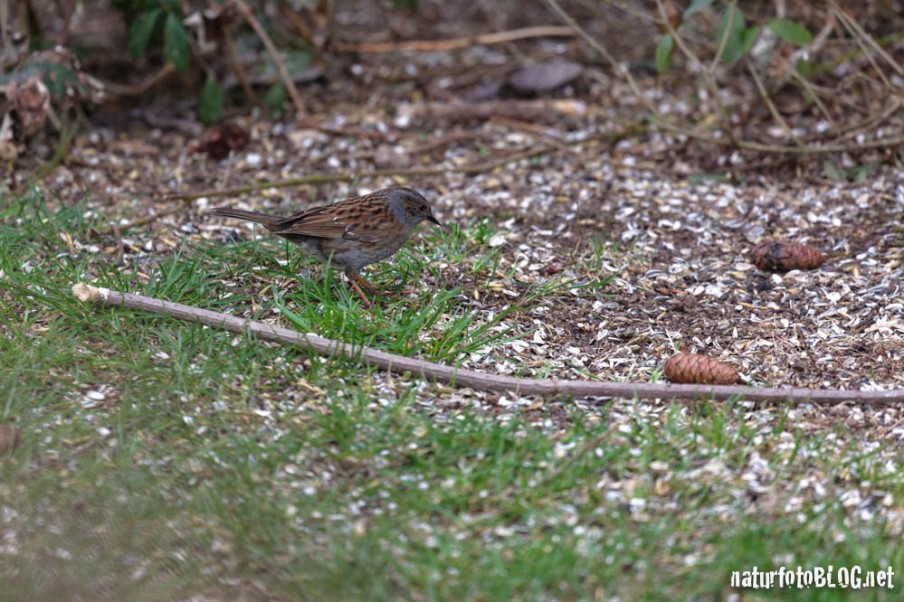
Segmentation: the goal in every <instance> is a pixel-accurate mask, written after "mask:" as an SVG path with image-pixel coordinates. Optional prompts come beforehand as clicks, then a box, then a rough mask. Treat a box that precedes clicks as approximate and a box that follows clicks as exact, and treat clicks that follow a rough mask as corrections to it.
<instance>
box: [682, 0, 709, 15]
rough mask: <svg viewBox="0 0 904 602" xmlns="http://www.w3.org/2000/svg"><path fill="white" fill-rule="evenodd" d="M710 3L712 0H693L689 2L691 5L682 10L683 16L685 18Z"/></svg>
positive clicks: (707, 6)
mask: <svg viewBox="0 0 904 602" xmlns="http://www.w3.org/2000/svg"><path fill="white" fill-rule="evenodd" d="M712 3H713V0H694V1H693V2H691V5H690V6H688V7H687V10H686V11H684V18H685V19H687V18H688V17H690V16H692V15H694V14H696V13H699V12H700V11H701V10H703V9H705V8H709V7H710V5H711V4H712Z"/></svg>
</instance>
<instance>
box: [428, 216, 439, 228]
mask: <svg viewBox="0 0 904 602" xmlns="http://www.w3.org/2000/svg"><path fill="white" fill-rule="evenodd" d="M426 219H427V221H430V222H433V223H434V224H436V225H437V226H439V227H440V228H442V227H443V225H442V224H441V223H439V220H438V219H436V218H435V217H433V216H432V215H428V216H427V218H426Z"/></svg>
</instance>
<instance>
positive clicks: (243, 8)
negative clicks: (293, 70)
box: [232, 0, 308, 117]
mask: <svg viewBox="0 0 904 602" xmlns="http://www.w3.org/2000/svg"><path fill="white" fill-rule="evenodd" d="M232 2H233V4H234V6H235V7H236V8H237V9H238V11H239V12H240V13H241V15H242V17H243V18H244V19H245V21H246V22H247V23H248V25H250V26H251V29H253V30H254V33H255V34H257V37H258V38H260V40H261V43H263V45H264V48H266V49H267V52H268V53H269V54H270V58H271V59H273V64H274V65H276V70H277V72H278V73H279V78H280V79H281V80H282V83H283V86H284V87H285V88H286V93H288V95H289V98H291V99H292V104H293V105H294V106H295V112H296V113H297V117H304V116H306V115H307V114H308V111H307V109H305V106H304V103H303V102H302V101H301V96H299V95H298V88H296V87H295V82H294V81H293V80H292V76H291V75H290V74H289V70H288V69H287V68H286V64H285V63H284V62H283V60H282V57H280V56H279V50H277V49H276V46H275V45H274V44H273V41H272V40H271V39H270V36H269V35H267V32H266V31H265V30H264V28H263V26H262V25H261V24H260V21H258V20H257V17H255V16H254V13H252V12H251V9H250V8H248V5H247V4H246V3H245V0H232Z"/></svg>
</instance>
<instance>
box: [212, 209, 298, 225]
mask: <svg viewBox="0 0 904 602" xmlns="http://www.w3.org/2000/svg"><path fill="white" fill-rule="evenodd" d="M210 214H211V215H219V216H221V217H234V218H236V219H244V220H248V221H249V222H256V223H258V224H263V225H264V226H266V227H267V228H268V229H272V228H274V227H277V226H278V225H279V224H280V223H282V221H283V218H281V217H279V216H277V215H267V214H266V213H258V212H257V211H245V210H244V209H233V208H232V207H217V208H216V209H213V210H211V212H210Z"/></svg>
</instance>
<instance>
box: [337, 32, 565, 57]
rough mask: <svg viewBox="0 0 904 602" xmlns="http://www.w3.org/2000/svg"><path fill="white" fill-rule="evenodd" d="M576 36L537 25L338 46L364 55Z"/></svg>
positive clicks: (342, 50) (341, 49)
mask: <svg viewBox="0 0 904 602" xmlns="http://www.w3.org/2000/svg"><path fill="white" fill-rule="evenodd" d="M574 35H575V32H574V31H572V29H571V27H558V26H538V27H525V28H523V29H513V30H511V31H500V32H496V33H488V34H483V35H479V36H474V37H472V38H452V39H449V40H410V41H407V42H370V43H363V44H343V43H338V44H336V47H335V48H336V50H337V51H338V52H360V53H365V54H377V53H383V52H397V51H400V50H419V51H437V50H455V49H458V48H469V47H471V46H490V45H493V44H507V43H509V42H515V41H517V40H526V39H530V38H570V37H573V36H574Z"/></svg>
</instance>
